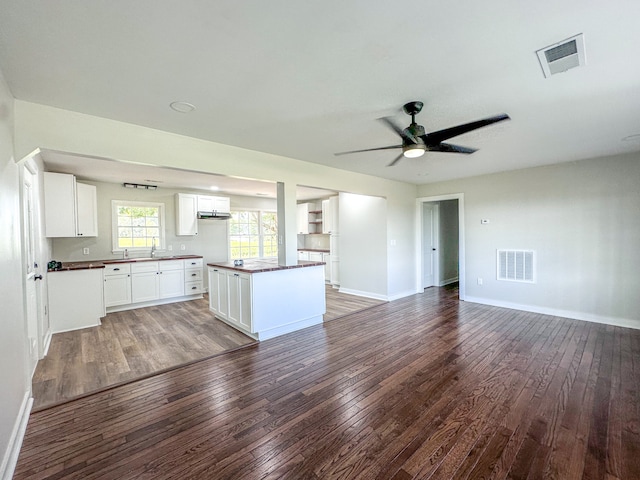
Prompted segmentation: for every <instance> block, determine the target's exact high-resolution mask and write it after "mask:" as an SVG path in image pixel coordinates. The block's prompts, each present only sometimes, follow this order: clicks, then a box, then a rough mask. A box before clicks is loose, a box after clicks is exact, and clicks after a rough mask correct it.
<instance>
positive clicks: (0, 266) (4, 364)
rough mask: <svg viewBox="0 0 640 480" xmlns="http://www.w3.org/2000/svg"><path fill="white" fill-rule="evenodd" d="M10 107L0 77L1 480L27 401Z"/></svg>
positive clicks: (16, 182) (9, 97) (6, 472)
mask: <svg viewBox="0 0 640 480" xmlns="http://www.w3.org/2000/svg"><path fill="white" fill-rule="evenodd" d="M13 122H14V101H13V97H12V95H11V93H10V92H9V88H8V87H7V85H6V83H5V80H4V76H3V75H2V73H1V72H0V272H2V275H0V305H2V314H0V329H1V333H0V478H10V476H11V473H12V471H13V466H14V464H15V461H16V460H17V454H18V448H19V443H20V441H21V440H20V438H21V434H20V433H19V429H20V422H21V421H22V420H23V419H25V418H26V416H25V415H24V414H25V411H26V410H27V409H28V402H27V401H28V398H29V396H30V379H29V373H28V371H27V370H28V362H27V355H28V353H27V345H28V344H27V334H26V322H25V317H24V305H23V286H22V278H23V275H22V255H21V246H20V245H21V242H20V224H21V217H20V182H19V167H18V166H17V165H16V164H15V161H14V156H13V155H14V152H13V134H14V131H13V130H14V123H13Z"/></svg>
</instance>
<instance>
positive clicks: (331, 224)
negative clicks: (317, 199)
mask: <svg viewBox="0 0 640 480" xmlns="http://www.w3.org/2000/svg"><path fill="white" fill-rule="evenodd" d="M338 198H339V197H337V196H335V197H330V198H328V199H327V200H323V201H322V219H323V223H322V233H329V234H331V233H334V234H335V233H338Z"/></svg>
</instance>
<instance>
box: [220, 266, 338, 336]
mask: <svg viewBox="0 0 640 480" xmlns="http://www.w3.org/2000/svg"><path fill="white" fill-rule="evenodd" d="M208 265H209V309H210V310H211V311H212V312H213V313H214V314H215V316H216V317H218V318H220V319H221V320H223V321H225V322H226V323H228V324H229V325H231V326H233V327H235V328H237V329H238V330H240V331H242V332H244V333H246V334H248V335H250V336H252V337H254V338H257V339H258V340H266V339H268V338H272V337H276V336H278V335H283V334H285V333H289V332H293V331H296V330H300V329H301V328H305V327H309V326H311V325H316V324H319V323H322V316H323V315H324V313H325V310H326V306H325V291H324V265H323V263H322V262H299V265H298V266H295V267H279V266H278V265H277V264H276V263H275V262H268V261H246V262H245V265H244V266H242V267H237V268H236V267H234V266H233V264H232V263H222V264H211V263H210V264H208Z"/></svg>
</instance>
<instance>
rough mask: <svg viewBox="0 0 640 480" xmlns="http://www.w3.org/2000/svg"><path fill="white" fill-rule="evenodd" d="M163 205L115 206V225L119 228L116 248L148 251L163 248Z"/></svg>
mask: <svg viewBox="0 0 640 480" xmlns="http://www.w3.org/2000/svg"><path fill="white" fill-rule="evenodd" d="M161 210H162V204H148V205H143V204H135V205H126V204H125V205H122V204H120V205H114V210H113V215H114V218H113V223H114V228H117V240H116V245H114V248H119V249H124V248H134V249H135V248H140V249H147V248H149V249H150V248H151V246H152V245H154V243H153V242H154V240H155V246H156V247H161V240H162V238H163V237H164V226H163V225H162V223H161V219H162V216H161V213H162V212H161Z"/></svg>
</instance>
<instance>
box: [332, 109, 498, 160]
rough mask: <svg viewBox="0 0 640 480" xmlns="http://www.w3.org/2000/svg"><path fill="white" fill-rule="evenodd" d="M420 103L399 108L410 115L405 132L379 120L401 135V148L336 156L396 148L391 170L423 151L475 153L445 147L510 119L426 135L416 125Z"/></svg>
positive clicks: (386, 119) (390, 148)
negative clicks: (398, 149)
mask: <svg viewBox="0 0 640 480" xmlns="http://www.w3.org/2000/svg"><path fill="white" fill-rule="evenodd" d="M422 107H423V103H422V102H409V103H407V104H406V105H404V106H403V107H402V109H403V110H404V112H405V113H406V114H407V115H411V125H409V126H408V127H407V128H404V129H403V128H401V127H400V126H398V125H397V124H396V123H394V122H393V120H391V119H390V118H388V117H383V118H380V119H379V120H380V121H382V122H383V123H384V124H385V125H387V126H388V127H389V128H391V129H392V130H393V131H394V132H396V133H397V134H398V135H400V138H402V145H392V146H389V147H380V148H367V149H365V150H352V151H350V152H339V153H336V154H335V155H347V154H350V153H360V152H372V151H374V150H392V149H395V148H401V149H402V153H401V154H400V155H398V156H397V157H396V158H395V159H394V160H393V161H392V162H391V163H389V164H388V165H387V166H388V167H392V166H393V165H395V164H396V163H398V161H399V160H400V159H401V158H402V157H403V156H404V157H407V158H417V157H421V156H422V155H424V153H425V152H426V151H430V152H445V153H473V152H475V151H476V149H474V148H468V147H461V146H460V145H453V144H451V143H444V142H443V141H444V140H447V139H449V138H452V137H457V136H458V135H462V134H463V133H467V132H470V131H472V130H476V129H477V128H481V127H486V126H487V125H491V124H492V123H497V122H501V121H503V120H509V115H507V114H506V113H503V114H500V115H496V116H494V117H488V118H484V119H482V120H477V121H475V122H469V123H464V124H462V125H457V126H455V127H451V128H445V129H444V130H438V131H437V132H432V133H425V131H424V127H423V126H422V125H418V124H417V123H416V115H417V114H418V113H420V110H422Z"/></svg>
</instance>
